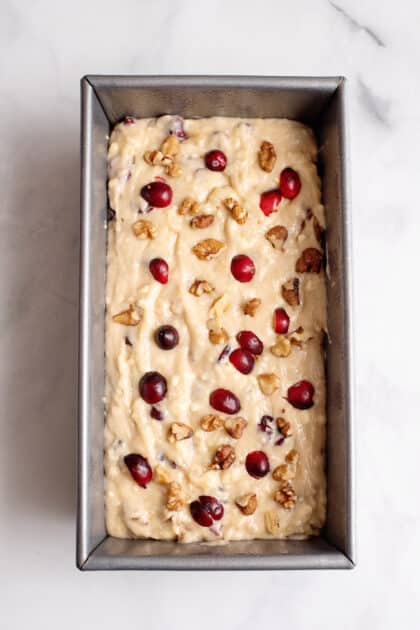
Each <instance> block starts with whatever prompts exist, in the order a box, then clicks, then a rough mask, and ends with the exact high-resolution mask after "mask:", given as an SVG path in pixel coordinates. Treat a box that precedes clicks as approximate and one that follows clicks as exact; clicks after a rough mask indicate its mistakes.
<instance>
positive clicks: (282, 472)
mask: <svg viewBox="0 0 420 630" xmlns="http://www.w3.org/2000/svg"><path fill="white" fill-rule="evenodd" d="M288 474H289V467H288V465H287V464H280V465H279V466H276V467H275V469H274V470H273V479H274V480H275V481H286V480H287V479H288ZM291 478H292V477H291Z"/></svg>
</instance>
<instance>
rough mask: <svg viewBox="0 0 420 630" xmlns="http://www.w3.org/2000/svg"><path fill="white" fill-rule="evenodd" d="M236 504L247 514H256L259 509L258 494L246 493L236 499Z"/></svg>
mask: <svg viewBox="0 0 420 630" xmlns="http://www.w3.org/2000/svg"><path fill="white" fill-rule="evenodd" d="M235 504H236V505H237V506H238V508H239V509H240V510H241V512H242V514H245V516H250V515H251V514H254V512H255V510H256V509H257V495H256V494H244V495H243V496H241V497H238V498H237V499H235Z"/></svg>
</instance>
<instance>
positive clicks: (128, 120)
mask: <svg viewBox="0 0 420 630" xmlns="http://www.w3.org/2000/svg"><path fill="white" fill-rule="evenodd" d="M135 122H136V119H135V118H133V117H132V116H126V117H125V118H124V120H123V124H124V125H134V123H135Z"/></svg>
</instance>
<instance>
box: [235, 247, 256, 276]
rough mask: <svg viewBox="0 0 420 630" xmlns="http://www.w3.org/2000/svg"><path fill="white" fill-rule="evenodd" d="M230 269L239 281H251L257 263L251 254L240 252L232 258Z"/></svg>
mask: <svg viewBox="0 0 420 630" xmlns="http://www.w3.org/2000/svg"><path fill="white" fill-rule="evenodd" d="M230 270H231V272H232V276H233V277H234V278H235V280H238V282H250V280H252V278H253V277H254V274H255V265H254V263H253V261H252V259H251V258H250V257H249V256H245V254H238V255H237V256H234V257H233V258H232V261H231V263H230Z"/></svg>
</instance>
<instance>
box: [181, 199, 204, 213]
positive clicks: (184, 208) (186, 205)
mask: <svg viewBox="0 0 420 630" xmlns="http://www.w3.org/2000/svg"><path fill="white" fill-rule="evenodd" d="M199 210H200V206H199V204H198V203H197V201H194V199H192V198H191V197H185V199H183V200H182V201H181V203H180V205H179V206H178V214H198V212H199Z"/></svg>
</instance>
